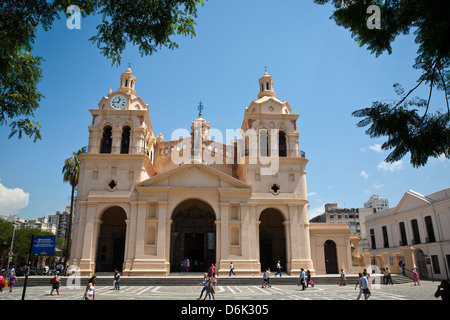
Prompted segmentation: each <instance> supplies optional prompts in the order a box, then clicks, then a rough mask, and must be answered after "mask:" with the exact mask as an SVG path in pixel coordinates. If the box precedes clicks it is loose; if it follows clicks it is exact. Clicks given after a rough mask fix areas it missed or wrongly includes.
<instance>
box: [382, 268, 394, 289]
mask: <svg viewBox="0 0 450 320" xmlns="http://www.w3.org/2000/svg"><path fill="white" fill-rule="evenodd" d="M384 276H385V277H386V282H385V284H386V285H387V284H389V283H390V284H391V285H394V282H393V281H392V274H391V271H390V270H389V268H386V270H384Z"/></svg>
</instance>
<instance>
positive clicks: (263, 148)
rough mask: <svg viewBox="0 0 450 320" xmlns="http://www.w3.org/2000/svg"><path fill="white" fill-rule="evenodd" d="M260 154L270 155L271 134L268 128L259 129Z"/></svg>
mask: <svg viewBox="0 0 450 320" xmlns="http://www.w3.org/2000/svg"><path fill="white" fill-rule="evenodd" d="M259 156H260V157H268V156H269V135H268V133H267V129H261V130H259Z"/></svg>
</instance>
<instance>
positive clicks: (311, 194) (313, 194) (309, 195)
mask: <svg viewBox="0 0 450 320" xmlns="http://www.w3.org/2000/svg"><path fill="white" fill-rule="evenodd" d="M315 195H317V192H308V197H311V196H315Z"/></svg>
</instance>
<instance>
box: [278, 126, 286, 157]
mask: <svg viewBox="0 0 450 320" xmlns="http://www.w3.org/2000/svg"><path fill="white" fill-rule="evenodd" d="M278 155H279V156H280V157H286V156H287V148H286V133H285V132H284V131H278Z"/></svg>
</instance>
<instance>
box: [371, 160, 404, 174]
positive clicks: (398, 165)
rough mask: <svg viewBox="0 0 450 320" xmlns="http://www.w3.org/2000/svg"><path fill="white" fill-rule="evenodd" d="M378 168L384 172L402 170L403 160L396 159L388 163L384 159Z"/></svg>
mask: <svg viewBox="0 0 450 320" xmlns="http://www.w3.org/2000/svg"><path fill="white" fill-rule="evenodd" d="M377 168H378V170H380V171H384V172H388V171H390V172H394V171H400V170H401V169H403V161H402V160H399V161H395V162H392V163H387V162H385V161H383V162H380V163H379V164H378V166H377Z"/></svg>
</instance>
